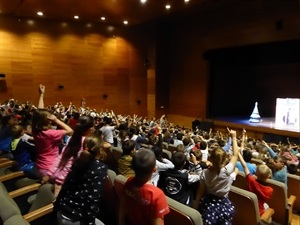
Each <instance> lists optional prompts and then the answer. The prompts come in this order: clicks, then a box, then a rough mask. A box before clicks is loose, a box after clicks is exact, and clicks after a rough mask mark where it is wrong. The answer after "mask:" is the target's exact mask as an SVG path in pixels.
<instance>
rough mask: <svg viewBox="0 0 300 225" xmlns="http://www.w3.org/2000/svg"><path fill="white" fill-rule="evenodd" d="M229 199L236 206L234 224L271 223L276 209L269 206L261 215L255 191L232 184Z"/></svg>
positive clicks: (253, 224) (254, 224)
mask: <svg viewBox="0 0 300 225" xmlns="http://www.w3.org/2000/svg"><path fill="white" fill-rule="evenodd" d="M229 199H230V201H231V202H232V204H233V205H234V207H235V214H234V217H233V222H232V224H233V225H256V224H261V225H262V224H271V217H272V215H273V214H274V210H273V209H272V208H269V209H267V210H266V211H265V213H264V214H263V215H262V216H260V215H259V209H258V200H257V196H256V195H255V194H254V193H252V192H250V191H247V190H244V189H241V188H238V187H235V186H231V188H230V192H229Z"/></svg>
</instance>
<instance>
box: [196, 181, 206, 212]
mask: <svg viewBox="0 0 300 225" xmlns="http://www.w3.org/2000/svg"><path fill="white" fill-rule="evenodd" d="M205 189H206V186H205V183H204V182H200V183H199V187H198V190H197V194H196V198H195V201H194V203H193V208H194V209H197V210H198V206H199V202H200V199H201V198H202V196H203V194H204V192H205Z"/></svg>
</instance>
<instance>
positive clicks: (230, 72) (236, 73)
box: [204, 40, 300, 117]
mask: <svg viewBox="0 0 300 225" xmlns="http://www.w3.org/2000/svg"><path fill="white" fill-rule="evenodd" d="M299 44H300V42H299V40H291V41H282V42H274V43H266V44H260V45H251V46H245V47H236V48H226V49H217V50H212V51H207V52H206V53H205V54H204V57H205V59H206V60H208V61H209V63H210V65H211V70H210V75H211V76H210V89H209V90H210V92H209V93H210V94H209V101H208V108H207V109H208V111H207V115H208V117H220V116H240V117H244V116H245V117H249V115H250V114H251V112H252V110H253V107H254V104H255V102H258V106H259V113H260V115H261V116H263V117H275V108H276V98H300V91H299V84H300V76H299V72H300V48H299V46H300V45H299ZM232 98H235V99H236V101H231V99H232Z"/></svg>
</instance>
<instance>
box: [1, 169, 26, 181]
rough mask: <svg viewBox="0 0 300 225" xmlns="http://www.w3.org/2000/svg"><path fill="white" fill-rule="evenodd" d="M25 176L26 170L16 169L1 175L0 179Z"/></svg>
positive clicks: (5, 179)
mask: <svg viewBox="0 0 300 225" xmlns="http://www.w3.org/2000/svg"><path fill="white" fill-rule="evenodd" d="M21 176H24V172H23V171H16V172H12V173H9V174H6V175H3V176H0V181H1V182H3V181H7V180H10V179H13V178H16V177H21Z"/></svg>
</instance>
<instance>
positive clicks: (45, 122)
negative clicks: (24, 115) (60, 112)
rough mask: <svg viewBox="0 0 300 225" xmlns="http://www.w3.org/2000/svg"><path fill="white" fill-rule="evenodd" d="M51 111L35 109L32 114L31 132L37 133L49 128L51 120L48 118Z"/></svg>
mask: <svg viewBox="0 0 300 225" xmlns="http://www.w3.org/2000/svg"><path fill="white" fill-rule="evenodd" d="M51 114H52V113H51V112H50V111H49V110H47V109H37V110H35V111H34V112H33V115H32V133H33V134H37V133H39V132H41V131H43V130H47V129H49V128H50V125H51V122H50V120H49V119H48V116H50V115H51Z"/></svg>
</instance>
